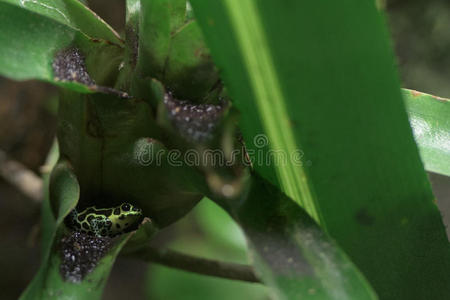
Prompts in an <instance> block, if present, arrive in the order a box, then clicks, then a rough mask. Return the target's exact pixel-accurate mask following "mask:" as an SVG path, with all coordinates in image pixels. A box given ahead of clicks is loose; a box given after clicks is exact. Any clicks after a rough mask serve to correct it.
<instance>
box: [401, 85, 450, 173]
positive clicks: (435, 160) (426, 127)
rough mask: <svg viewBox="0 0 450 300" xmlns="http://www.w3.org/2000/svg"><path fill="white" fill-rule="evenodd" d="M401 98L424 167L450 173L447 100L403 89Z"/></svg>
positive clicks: (449, 106) (449, 107)
mask: <svg viewBox="0 0 450 300" xmlns="http://www.w3.org/2000/svg"><path fill="white" fill-rule="evenodd" d="M403 97H404V100H405V105H406V109H407V110H408V113H409V121H410V123H411V127H412V129H413V131H414V137H415V139H416V142H417V145H418V146H419V151H420V155H421V158H422V161H423V163H424V165H425V169H426V170H427V171H431V172H434V173H439V174H442V175H447V176H450V120H449V116H450V100H449V99H445V98H440V97H436V96H432V95H428V94H425V93H421V92H417V91H413V90H407V89H404V90H403Z"/></svg>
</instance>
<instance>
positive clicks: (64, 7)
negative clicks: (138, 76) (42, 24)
mask: <svg viewBox="0 0 450 300" xmlns="http://www.w3.org/2000/svg"><path fill="white" fill-rule="evenodd" d="M0 2H5V3H10V4H14V5H17V6H18V7H20V8H21V9H25V10H29V11H30V12H34V13H36V14H40V15H42V16H45V17H48V18H51V19H53V20H54V21H56V22H58V23H60V24H63V25H66V26H68V27H71V28H72V29H74V30H79V31H81V32H82V33H83V34H85V35H87V36H88V37H89V38H92V39H103V40H107V41H109V42H111V43H117V44H122V43H123V41H122V40H121V39H120V37H119V35H118V34H117V33H116V32H115V31H114V30H113V29H112V28H111V27H110V26H109V25H108V24H107V23H106V22H105V21H103V20H102V19H101V18H100V17H99V16H97V15H96V14H95V13H94V12H93V11H91V10H90V9H89V8H88V7H87V6H85V5H84V4H83V3H81V2H80V1H77V0H1V1H0Z"/></svg>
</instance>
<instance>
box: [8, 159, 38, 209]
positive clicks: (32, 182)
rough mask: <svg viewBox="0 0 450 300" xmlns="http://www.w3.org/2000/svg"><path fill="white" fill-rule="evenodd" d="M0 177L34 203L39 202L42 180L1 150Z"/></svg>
mask: <svg viewBox="0 0 450 300" xmlns="http://www.w3.org/2000/svg"><path fill="white" fill-rule="evenodd" d="M0 177H2V178H3V179H5V181H7V182H9V183H10V184H11V185H12V186H14V187H15V188H16V189H17V190H18V191H20V192H21V193H22V194H24V195H25V196H27V197H29V198H30V199H32V200H34V201H35V202H36V203H39V202H41V200H42V179H41V178H40V177H39V176H37V175H36V174H34V173H33V171H31V170H29V169H27V167H25V166H24V165H23V164H21V163H19V162H17V161H15V160H12V159H10V158H9V157H8V155H7V154H6V153H5V152H4V151H3V150H0Z"/></svg>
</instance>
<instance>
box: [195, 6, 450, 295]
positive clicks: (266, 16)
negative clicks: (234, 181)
mask: <svg viewBox="0 0 450 300" xmlns="http://www.w3.org/2000/svg"><path fill="white" fill-rule="evenodd" d="M190 2H191V4H192V6H193V8H194V11H195V15H196V17H197V20H198V21H199V23H200V24H201V26H202V29H203V30H204V33H205V37H206V39H207V41H208V42H209V43H208V44H209V46H210V48H211V53H212V54H213V56H214V59H215V62H216V64H217V66H218V67H219V68H220V70H221V74H222V75H223V79H224V81H225V84H226V86H227V88H228V90H229V92H230V96H231V97H232V99H233V100H234V104H235V105H236V107H237V108H238V109H239V110H240V112H241V114H242V118H241V129H242V132H243V135H244V139H245V141H246V145H247V147H248V149H249V151H253V153H256V154H257V155H258V157H259V156H261V155H262V156H263V157H266V156H265V155H266V154H267V153H268V151H269V150H271V151H272V153H273V151H278V152H280V151H281V152H282V154H283V153H284V155H287V156H288V157H290V158H291V160H290V161H288V163H279V162H278V163H277V162H273V161H272V162H271V163H262V164H260V163H258V161H256V162H255V163H254V164H253V166H254V168H255V170H256V171H257V172H258V173H259V174H261V175H262V176H263V177H264V178H266V179H269V180H270V181H271V182H272V183H274V184H278V185H279V186H280V187H281V188H282V189H283V191H285V192H286V193H287V194H288V195H289V196H291V197H292V198H293V199H294V200H295V201H298V202H299V203H301V205H302V206H303V207H304V208H305V210H306V211H307V212H308V214H310V215H311V216H312V217H313V218H314V219H316V220H319V222H320V223H321V225H322V226H324V227H325V230H326V231H327V232H329V233H330V235H331V237H332V238H334V239H336V240H337V242H338V243H339V245H340V246H341V247H342V248H343V250H344V251H345V252H346V253H347V254H348V255H349V256H350V258H351V260H352V261H353V262H354V263H355V264H356V265H357V266H358V268H359V269H360V270H361V271H362V272H363V273H364V275H365V276H366V277H367V279H368V280H369V282H370V283H371V284H372V286H373V287H374V288H375V290H376V292H377V293H378V295H379V296H380V298H382V299H399V298H401V299H423V298H430V297H431V298H440V299H443V298H449V297H450V276H448V275H449V270H450V251H449V250H450V247H449V243H448V241H447V238H446V234H445V228H444V226H443V224H442V220H441V217H440V214H439V211H438V209H437V207H436V205H435V203H434V201H433V199H434V197H433V195H432V192H431V188H430V185H429V182H428V179H427V176H426V173H425V172H424V170H423V165H422V164H421V162H420V157H419V153H418V151H417V147H416V145H415V143H414V139H413V136H412V132H411V129H410V127H409V124H408V119H407V114H406V112H405V109H404V105H403V103H402V101H401V93H400V88H399V84H398V80H397V77H396V71H395V69H394V66H395V64H394V61H393V58H392V52H391V50H390V48H389V43H388V35H387V32H386V30H385V26H384V24H383V19H382V17H381V16H380V14H379V12H378V11H377V9H376V8H375V4H374V1H359V0H344V1H332V0H328V1H270V0H260V1H250V0H249V1H237V0H223V1H201V0H192V1H190ZM260 134H265V135H266V136H265V137H266V138H267V139H266V141H265V142H266V143H263V145H261V144H257V140H255V143H254V144H252V142H254V140H253V139H254V138H255V137H258V135H260ZM263 137H264V136H263ZM263 142H264V141H263ZM264 145H265V148H263V147H262V146H264ZM262 150H264V151H263V152H262V154H261V151H262ZM298 152H300V153H298ZM295 153H297V154H299V155H298V156H300V157H301V161H299V160H298V156H297V157H296V158H297V159H294V158H292V155H293V154H295ZM253 205H254V207H253V208H252V209H253V210H256V209H258V208H259V207H260V206H261V205H264V201H263V200H261V198H260V199H259V201H258V202H256V201H255V202H254V203H253ZM280 205H281V203H280ZM249 210H250V208H249ZM283 213H285V212H284V211H283ZM258 222H261V224H259V223H257V222H256V221H255V224H254V226H263V225H262V224H265V223H264V222H267V221H266V220H265V219H263V218H261V219H260V220H259V221H258ZM279 230H280V231H281V230H282V229H281V228H280V229H279ZM263 232H264V231H263ZM247 234H248V233H247ZM255 234H256V233H255ZM281 242H282V241H280V243H281ZM274 244H276V242H275V241H274ZM300 246H304V245H303V244H302V243H299V247H300ZM374 249H376V251H374ZM257 250H261V249H260V248H257ZM269 252H270V253H273V251H269ZM294 261H295V259H294ZM380 263H382V264H383V265H384V266H386V267H383V268H380ZM312 266H313V267H316V266H315V263H312ZM271 267H272V268H273V267H275V266H271ZM329 271H330V272H331V274H333V272H332V271H331V270H329ZM331 274H330V275H331ZM266 280H268V281H266V282H268V283H269V284H271V283H270V281H271V280H270V279H267V278H266ZM283 287H284V288H286V290H285V291H286V293H287V291H288V290H290V289H291V287H288V286H283ZM327 290H328V289H327V288H325V291H327ZM331 290H333V289H331ZM325 291H324V293H326V292H325Z"/></svg>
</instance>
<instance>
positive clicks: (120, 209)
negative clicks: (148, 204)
mask: <svg viewBox="0 0 450 300" xmlns="http://www.w3.org/2000/svg"><path fill="white" fill-rule="evenodd" d="M143 217H144V215H143V213H142V210H141V209H140V208H138V207H136V206H133V205H132V204H130V203H122V204H121V205H119V206H117V207H115V208H114V210H113V212H112V214H111V216H110V217H109V219H110V220H111V222H112V228H111V231H112V232H113V233H125V232H129V231H132V230H135V229H137V227H138V225H139V223H140V222H141V221H142V219H143Z"/></svg>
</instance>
